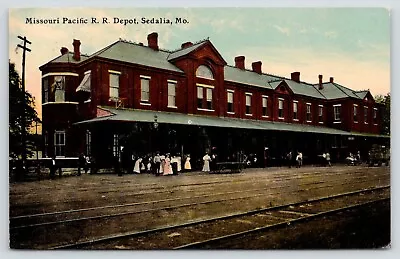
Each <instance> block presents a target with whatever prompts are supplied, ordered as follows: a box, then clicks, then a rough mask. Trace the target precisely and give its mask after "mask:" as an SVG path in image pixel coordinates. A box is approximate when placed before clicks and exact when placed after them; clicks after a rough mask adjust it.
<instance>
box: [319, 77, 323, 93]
mask: <svg viewBox="0 0 400 259" xmlns="http://www.w3.org/2000/svg"><path fill="white" fill-rule="evenodd" d="M318 79H319V83H318V85H319V87H318V89H319V90H322V89H324V85H323V84H322V75H319V76H318Z"/></svg>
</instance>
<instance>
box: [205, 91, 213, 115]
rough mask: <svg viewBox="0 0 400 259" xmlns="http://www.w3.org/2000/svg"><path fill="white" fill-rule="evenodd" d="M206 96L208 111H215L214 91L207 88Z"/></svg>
mask: <svg viewBox="0 0 400 259" xmlns="http://www.w3.org/2000/svg"><path fill="white" fill-rule="evenodd" d="M206 95H207V97H206V98H207V109H209V110H212V109H213V101H212V100H213V89H211V88H207V89H206Z"/></svg>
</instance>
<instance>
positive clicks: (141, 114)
mask: <svg viewBox="0 0 400 259" xmlns="http://www.w3.org/2000/svg"><path fill="white" fill-rule="evenodd" d="M98 109H99V110H100V112H98V114H103V116H100V117H96V118H93V119H90V120H85V121H81V122H77V123H75V125H82V124H89V123H99V122H107V121H110V122H111V121H115V122H117V121H120V122H149V123H153V122H156V121H157V123H160V124H178V125H188V126H207V127H219V128H239V129H255V130H271V131H287V132H307V133H320V134H335V135H344V136H357V135H362V134H358V133H352V132H348V131H343V130H339V129H333V128H328V127H318V126H311V125H304V124H291V123H283V122H271V121H260V120H248V119H236V118H228V117H215V116H204V115H189V114H182V113H172V112H160V111H146V110H134V109H116V108H111V107H98ZM368 136H375V137H378V136H380V135H372V134H368Z"/></svg>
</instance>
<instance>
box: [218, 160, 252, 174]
mask: <svg viewBox="0 0 400 259" xmlns="http://www.w3.org/2000/svg"><path fill="white" fill-rule="evenodd" d="M215 166H216V168H215V169H213V170H211V171H210V173H216V174H218V173H240V172H241V171H242V170H243V168H244V166H245V163H243V162H218V163H216V164H215Z"/></svg>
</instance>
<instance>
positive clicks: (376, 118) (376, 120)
mask: <svg viewBox="0 0 400 259" xmlns="http://www.w3.org/2000/svg"><path fill="white" fill-rule="evenodd" d="M377 123H378V109H377V108H374V124H377Z"/></svg>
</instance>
